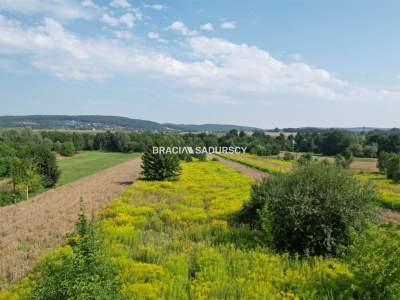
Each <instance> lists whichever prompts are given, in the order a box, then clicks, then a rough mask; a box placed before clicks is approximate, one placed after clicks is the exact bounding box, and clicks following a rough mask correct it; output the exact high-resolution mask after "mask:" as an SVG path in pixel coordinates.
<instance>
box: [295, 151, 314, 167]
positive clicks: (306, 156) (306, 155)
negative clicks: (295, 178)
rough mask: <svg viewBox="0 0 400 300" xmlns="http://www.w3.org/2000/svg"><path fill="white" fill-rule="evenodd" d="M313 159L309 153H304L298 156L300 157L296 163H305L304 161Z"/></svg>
mask: <svg viewBox="0 0 400 300" xmlns="http://www.w3.org/2000/svg"><path fill="white" fill-rule="evenodd" d="M312 160H313V156H312V154H311V153H304V154H302V155H301V156H300V158H299V159H298V160H297V163H298V164H299V165H305V164H306V163H308V162H310V161H312Z"/></svg>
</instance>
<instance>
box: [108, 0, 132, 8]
mask: <svg viewBox="0 0 400 300" xmlns="http://www.w3.org/2000/svg"><path fill="white" fill-rule="evenodd" d="M110 6H112V7H117V8H129V7H131V5H130V3H129V2H128V1H127V0H113V1H111V2H110Z"/></svg>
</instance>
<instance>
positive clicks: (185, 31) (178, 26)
mask: <svg viewBox="0 0 400 300" xmlns="http://www.w3.org/2000/svg"><path fill="white" fill-rule="evenodd" d="M168 28H169V29H172V30H174V31H176V32H179V33H181V34H182V35H187V36H193V35H196V34H197V31H196V30H193V31H192V30H190V29H189V28H188V27H186V25H185V24H184V23H183V22H182V21H175V22H173V23H172V24H171V25H170V26H169V27H168Z"/></svg>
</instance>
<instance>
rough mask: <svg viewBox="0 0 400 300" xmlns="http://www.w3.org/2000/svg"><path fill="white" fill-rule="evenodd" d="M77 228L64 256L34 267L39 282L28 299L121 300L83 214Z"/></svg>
mask: <svg viewBox="0 0 400 300" xmlns="http://www.w3.org/2000/svg"><path fill="white" fill-rule="evenodd" d="M76 229H77V233H78V236H76V237H72V238H70V239H69V241H68V245H69V247H67V248H66V249H65V251H64V253H60V254H59V255H54V256H53V257H47V259H43V260H42V261H41V263H39V264H38V265H37V267H36V271H37V272H38V274H40V279H39V281H38V282H37V283H36V284H35V286H34V288H33V291H32V295H31V299H32V300H33V299H35V300H42V299H43V300H64V299H65V300H67V299H104V300H106V299H122V296H121V294H120V286H119V284H118V281H116V280H115V279H114V273H115V272H114V271H113V269H112V267H111V264H109V263H107V260H105V259H104V257H103V256H102V246H101V245H100V244H99V242H98V241H97V240H96V235H95V231H94V229H93V226H92V224H90V223H89V222H88V221H87V220H86V218H85V217H84V215H83V214H81V215H80V217H79V221H78V222H77V225H76ZM70 250H72V251H70ZM45 258H46V257H45Z"/></svg>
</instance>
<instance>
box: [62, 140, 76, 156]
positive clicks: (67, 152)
mask: <svg viewBox="0 0 400 300" xmlns="http://www.w3.org/2000/svg"><path fill="white" fill-rule="evenodd" d="M74 153H75V146H74V144H73V143H72V142H70V141H67V142H64V143H63V144H62V146H61V149H60V154H61V155H62V156H72V155H74Z"/></svg>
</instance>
